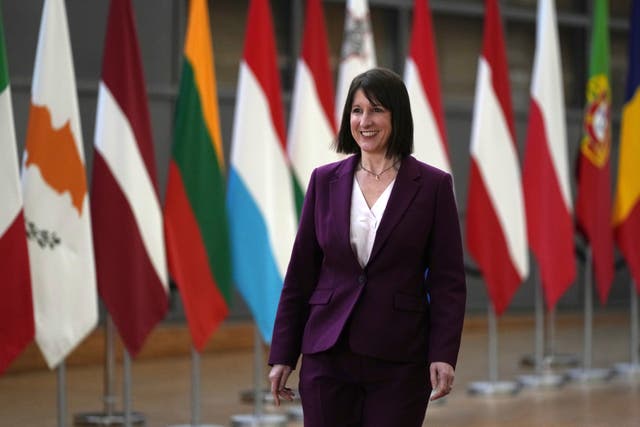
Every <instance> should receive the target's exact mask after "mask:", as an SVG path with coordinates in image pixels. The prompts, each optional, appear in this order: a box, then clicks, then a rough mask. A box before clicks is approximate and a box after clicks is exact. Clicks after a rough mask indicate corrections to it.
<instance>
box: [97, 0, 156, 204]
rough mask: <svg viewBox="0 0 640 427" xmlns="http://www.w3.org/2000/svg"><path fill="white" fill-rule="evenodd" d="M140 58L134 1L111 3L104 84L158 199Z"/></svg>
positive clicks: (118, 0)
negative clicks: (129, 130) (126, 123)
mask: <svg viewBox="0 0 640 427" xmlns="http://www.w3.org/2000/svg"><path fill="white" fill-rule="evenodd" d="M140 58H141V56H140V46H139V45H138V39H137V37H136V26H135V20H134V18H133V10H132V8H131V2H130V0H111V6H110V8H109V18H108V20H107V33H106V39H105V49H104V58H103V60H102V81H103V82H104V84H105V85H106V86H107V87H108V88H109V90H110V91H111V94H112V95H113V97H114V98H115V99H116V101H117V102H118V105H119V106H120V108H121V109H122V111H123V112H124V115H125V116H126V117H127V119H128V120H129V124H130V125H131V128H132V129H133V134H134V135H135V139H136V142H137V144H138V150H139V151H140V155H141V156H142V159H143V161H144V164H145V167H146V168H147V173H148V174H149V177H150V178H151V181H152V183H153V186H154V188H155V191H156V197H157V194H158V185H157V182H156V181H157V178H156V177H157V176H158V175H157V172H156V165H155V158H154V154H153V138H152V136H151V120H150V118H149V110H148V108H147V105H148V103H147V92H146V88H145V84H144V76H143V72H142V63H141V59H140Z"/></svg>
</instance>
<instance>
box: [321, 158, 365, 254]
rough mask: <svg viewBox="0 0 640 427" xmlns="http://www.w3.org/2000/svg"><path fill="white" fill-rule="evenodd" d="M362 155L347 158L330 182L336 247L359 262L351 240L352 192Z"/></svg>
mask: <svg viewBox="0 0 640 427" xmlns="http://www.w3.org/2000/svg"><path fill="white" fill-rule="evenodd" d="M359 158H360V156H358V155H353V156H351V157H348V158H346V159H345V160H344V161H343V162H342V164H341V165H340V166H339V167H338V169H337V170H336V173H335V175H334V176H333V178H332V179H331V181H330V183H329V191H330V196H329V197H330V201H329V203H330V205H329V206H330V209H331V216H332V217H333V219H334V221H333V222H332V224H333V225H334V235H335V237H336V243H337V244H336V247H338V248H340V250H344V251H345V254H346V253H347V252H348V253H350V254H351V255H346V256H351V257H352V258H353V260H354V262H355V263H356V264H357V263H358V260H357V258H356V256H355V254H354V253H353V249H352V248H351V241H350V231H351V194H352V191H353V174H354V171H355V165H356V164H357V162H358V159H359Z"/></svg>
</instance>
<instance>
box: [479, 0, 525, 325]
mask: <svg viewBox="0 0 640 427" xmlns="http://www.w3.org/2000/svg"><path fill="white" fill-rule="evenodd" d="M485 4H486V13H485V21H484V40H483V44H482V54H481V55H480V60H479V61H478V76H477V81H476V93H475V103H474V106H473V121H472V124H471V172H470V175H469V190H468V191H469V196H468V201H467V223H466V226H467V233H466V234H467V239H466V240H467V247H468V248H469V252H470V253H471V255H472V256H473V257H474V258H475V260H476V262H477V264H478V266H479V267H480V270H481V272H482V275H483V276H484V279H485V281H486V283H487V288H488V293H489V298H490V299H491V301H492V302H493V305H494V308H495V311H496V314H498V315H500V314H502V313H503V312H504V310H505V309H506V308H507V306H508V305H509V302H510V301H511V299H512V298H513V294H514V293H515V291H516V290H517V288H518V286H519V285H520V283H521V282H522V281H523V280H524V279H525V278H526V277H527V275H528V273H529V259H528V253H527V234H526V229H525V227H526V224H525V216H524V201H523V195H522V186H521V182H520V167H519V162H518V150H517V147H516V143H515V132H514V130H513V129H514V127H513V110H512V108H511V89H510V87H509V73H508V69H507V57H506V51H505V44H504V37H503V32H502V22H501V20H500V11H499V9H498V3H497V0H486V2H485Z"/></svg>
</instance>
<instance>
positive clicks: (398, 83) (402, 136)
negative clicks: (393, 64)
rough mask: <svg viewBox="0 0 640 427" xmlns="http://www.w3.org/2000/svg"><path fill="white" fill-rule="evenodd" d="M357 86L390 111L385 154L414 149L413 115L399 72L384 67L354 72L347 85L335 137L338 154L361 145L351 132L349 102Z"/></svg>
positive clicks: (400, 152) (355, 151)
mask: <svg viewBox="0 0 640 427" xmlns="http://www.w3.org/2000/svg"><path fill="white" fill-rule="evenodd" d="M358 89H362V91H363V92H364V95H365V96H366V97H367V99H368V100H369V101H370V102H372V103H376V104H380V105H382V106H383V107H384V108H386V109H387V110H389V111H390V112H391V135H390V136H389V143H388V145H387V153H386V157H388V158H391V157H395V156H401V157H403V156H406V155H409V154H411V153H412V152H413V117H412V116H411V104H410V103H409V94H408V93H407V88H406V87H405V85H404V82H403V81H402V79H401V78H400V76H399V75H397V74H396V73H394V72H393V71H391V70H388V69H386V68H372V69H370V70H368V71H365V72H364V73H362V74H359V75H357V76H356V77H355V78H354V79H353V81H352V82H351V86H349V93H348V94H347V99H346V101H345V103H344V108H343V110H342V120H341V121H340V130H339V131H338V137H337V139H336V144H335V146H336V151H337V152H338V153H345V154H354V153H360V147H359V146H358V144H357V143H356V141H355V139H353V135H351V105H352V104H353V98H354V96H355V93H356V92H357V91H358Z"/></svg>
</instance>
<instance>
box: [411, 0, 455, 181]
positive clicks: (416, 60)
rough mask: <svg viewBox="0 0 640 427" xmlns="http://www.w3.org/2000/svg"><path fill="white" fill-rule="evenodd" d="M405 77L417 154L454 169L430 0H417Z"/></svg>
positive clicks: (425, 160) (442, 166)
mask: <svg viewBox="0 0 640 427" xmlns="http://www.w3.org/2000/svg"><path fill="white" fill-rule="evenodd" d="M404 81H405V84H406V86H407V91H408V92H409V101H410V102H411V112H412V114H413V144H414V156H415V157H416V158H417V159H419V160H422V161H423V162H426V163H429V164H430V165H432V166H435V167H437V168H439V169H442V170H444V171H447V172H449V173H451V161H450V160H449V148H448V146H447V138H446V134H445V128H444V114H443V112H442V101H441V96H440V78H439V77H438V59H437V55H436V48H435V41H434V37H433V24H432V22H431V12H430V10H429V0H415V2H414V7H413V29H412V32H411V43H410V46H409V56H408V57H407V62H406V65H405V68H404Z"/></svg>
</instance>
